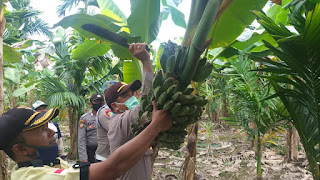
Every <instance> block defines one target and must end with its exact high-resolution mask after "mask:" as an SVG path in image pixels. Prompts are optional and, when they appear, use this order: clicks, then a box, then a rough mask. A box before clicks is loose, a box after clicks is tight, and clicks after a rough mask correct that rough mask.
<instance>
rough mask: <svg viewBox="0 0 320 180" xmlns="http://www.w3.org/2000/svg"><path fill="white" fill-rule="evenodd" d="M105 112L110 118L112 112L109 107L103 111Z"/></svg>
mask: <svg viewBox="0 0 320 180" xmlns="http://www.w3.org/2000/svg"><path fill="white" fill-rule="evenodd" d="M105 113H106V115H107V116H108V117H109V118H111V117H112V116H113V112H112V111H111V109H107V110H106V111H105Z"/></svg>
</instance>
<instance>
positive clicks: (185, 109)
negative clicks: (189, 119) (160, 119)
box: [177, 106, 190, 116]
mask: <svg viewBox="0 0 320 180" xmlns="http://www.w3.org/2000/svg"><path fill="white" fill-rule="evenodd" d="M189 110H190V109H189V107H188V106H182V107H181V108H180V111H179V112H178V113H177V115H178V116H185V115H188V114H189V113H188V112H189Z"/></svg>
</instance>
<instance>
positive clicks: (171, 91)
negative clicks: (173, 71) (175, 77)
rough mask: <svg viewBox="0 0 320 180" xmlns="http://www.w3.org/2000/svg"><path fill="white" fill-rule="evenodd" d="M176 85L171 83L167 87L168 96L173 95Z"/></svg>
mask: <svg viewBox="0 0 320 180" xmlns="http://www.w3.org/2000/svg"><path fill="white" fill-rule="evenodd" d="M176 87H177V85H175V84H174V85H172V86H170V87H169V88H168V89H167V94H168V96H169V97H170V96H173V94H174V93H175V89H176Z"/></svg>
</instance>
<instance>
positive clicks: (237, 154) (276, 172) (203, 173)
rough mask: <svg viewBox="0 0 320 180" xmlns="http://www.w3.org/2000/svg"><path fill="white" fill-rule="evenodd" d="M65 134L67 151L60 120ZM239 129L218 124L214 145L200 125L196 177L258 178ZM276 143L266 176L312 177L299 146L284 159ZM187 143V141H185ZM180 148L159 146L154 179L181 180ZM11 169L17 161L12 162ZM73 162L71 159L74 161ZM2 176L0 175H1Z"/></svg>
mask: <svg viewBox="0 0 320 180" xmlns="http://www.w3.org/2000/svg"><path fill="white" fill-rule="evenodd" d="M59 125H60V129H61V131H62V132H63V136H64V145H65V150H66V151H69V149H70V146H69V144H70V143H69V135H68V133H67V132H68V131H69V130H68V126H67V124H66V122H59ZM282 136H285V135H282ZM246 138H247V135H246V134H245V133H241V131H240V129H235V128H230V127H218V128H216V129H215V130H212V135H211V140H210V142H211V147H210V148H209V147H208V143H207V132H206V131H205V130H204V128H203V127H202V126H201V125H200V126H199V134H198V143H197V167H196V179H197V180H251V179H252V180H253V179H255V178H256V160H255V158H254V156H255V155H254V151H253V148H252V147H251V142H250V141H246ZM276 143H277V145H270V144H266V145H265V147H264V150H263V159H262V169H263V174H262V176H263V179H268V180H269V179H272V180H309V179H310V180H311V179H312V175H311V174H310V173H309V172H308V171H307V169H306V166H307V160H306V158H305V154H304V151H303V149H302V148H301V147H300V148H299V160H298V161H292V162H290V163H288V162H285V161H284V159H285V156H284V155H285V138H283V137H282V138H279V139H277V140H276ZM185 144H186V143H185ZM185 144H184V145H182V147H181V148H180V149H179V150H177V151H173V150H168V149H165V148H164V149H160V151H159V155H158V157H157V159H156V162H155V164H154V172H153V180H175V179H178V180H181V179H183V178H182V166H183V163H184V160H185V157H186V152H187V151H186V146H185ZM10 162H11V163H10V170H11V168H12V167H13V165H14V163H13V162H12V161H10ZM71 162H72V161H71ZM0 179H1V178H0Z"/></svg>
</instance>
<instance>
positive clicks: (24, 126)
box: [0, 106, 59, 150]
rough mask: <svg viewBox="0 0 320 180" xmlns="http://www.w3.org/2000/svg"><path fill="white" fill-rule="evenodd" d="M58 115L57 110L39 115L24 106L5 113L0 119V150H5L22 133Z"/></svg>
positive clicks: (50, 110)
mask: <svg viewBox="0 0 320 180" xmlns="http://www.w3.org/2000/svg"><path fill="white" fill-rule="evenodd" d="M58 114H59V109H58V108H53V109H49V110H48V111H45V112H41V113H40V112H36V111H35V110H33V109H31V108H29V107H26V106H19V107H16V108H13V109H11V110H9V111H7V112H6V113H4V114H3V115H2V116H1V117H0V129H1V130H0V150H3V149H5V148H7V146H8V145H10V143H11V142H12V140H14V138H16V137H17V136H18V135H19V134H20V133H21V132H22V131H28V130H31V129H35V128H38V127H41V126H43V125H44V124H46V123H48V122H49V121H50V120H52V119H54V118H55V117H56V116H57V115H58Z"/></svg>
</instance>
